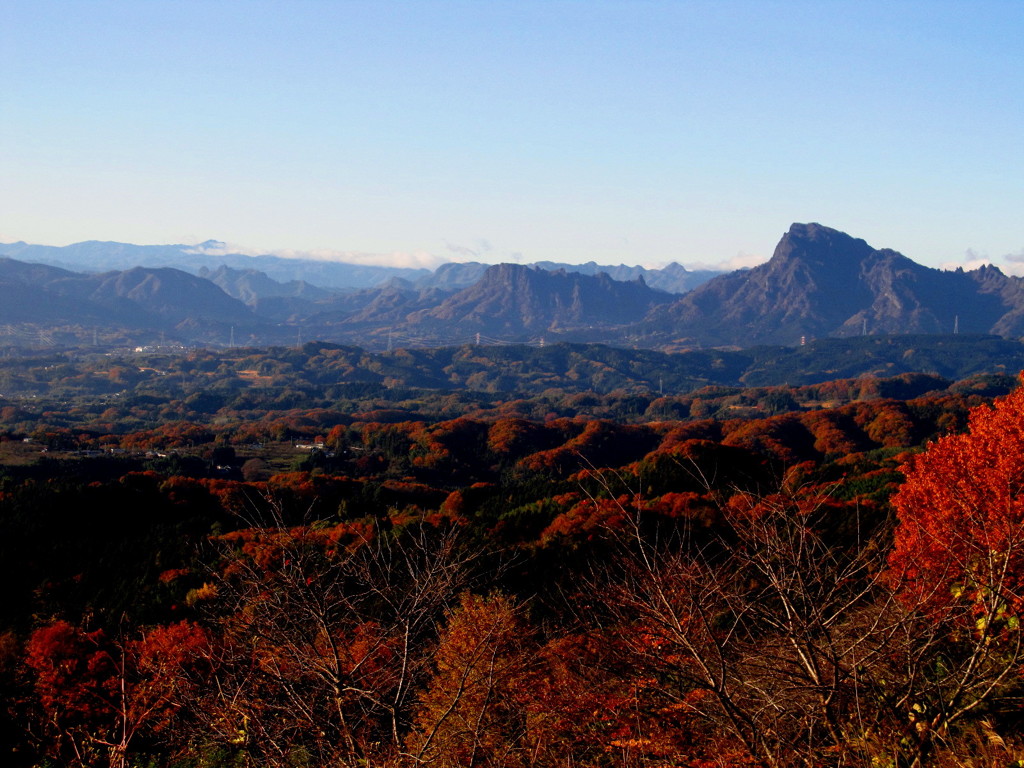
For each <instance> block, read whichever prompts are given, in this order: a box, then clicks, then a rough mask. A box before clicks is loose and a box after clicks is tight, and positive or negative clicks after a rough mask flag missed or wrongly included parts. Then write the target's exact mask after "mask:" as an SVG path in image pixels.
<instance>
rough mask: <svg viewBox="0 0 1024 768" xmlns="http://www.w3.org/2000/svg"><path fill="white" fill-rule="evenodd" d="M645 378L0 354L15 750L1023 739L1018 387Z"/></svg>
mask: <svg viewBox="0 0 1024 768" xmlns="http://www.w3.org/2000/svg"><path fill="white" fill-rule="evenodd" d="M953 341H959V340H957V339H953ZM972 341H973V342H974V343H975V344H976V345H982V346H983V345H985V344H990V343H994V342H993V341H992V340H990V339H974V340H972ZM876 342H877V340H872V341H870V342H869V341H863V342H862V344H861V346H857V345H856V344H853V343H852V342H850V343H849V344H847V346H845V347H839V348H837V350H835V351H834V353H835V355H837V359H842V358H843V357H844V356H852V357H859V358H863V357H864V356H865V355H868V354H869V353H870V354H875V353H876V352H877V350H875V351H872V350H873V349H874V348H873V347H871V344H874V343H876ZM999 343H1003V342H1001V341H1000V342H999ZM906 351H907V350H906V349H902V350H901V352H900V354H901V355H902V356H904V357H913V356H914V355H913V354H911V355H909V356H907V355H906ZM645 354H646V353H645ZM701 354H708V355H711V354H712V353H701ZM713 354H714V355H715V356H716V357H713V358H712V359H714V360H719V361H725V360H729V359H730V358H728V356H727V355H726V353H713ZM737 354H741V353H737ZM743 354H746V355H747V358H745V359H746V366H747V367H746V368H744V369H743V370H746V371H747V372H748V373H747V374H744V375H749V373H750V372H753V371H758V370H761V371H763V370H768V364H769V360H770V359H771V358H770V356H769V355H765V356H764V357H758V356H759V355H761V353H760V352H756V351H755V352H748V353H743ZM915 354H916V352H915ZM928 354H930V355H934V356H935V357H934V358H933V359H939V358H940V357H941V355H942V354H946V355H948V356H949V358H948V359H949V360H954V359H956V356H955V355H952V354H951V353H950V351H949V349H948V348H942V347H935V348H932V349H931V350H930V351H929V352H928ZM680 357H682V356H680ZM755 360H760V361H761V362H760V363H759V365H760V368H758V367H756V366H754V365H753V361H755ZM651 362H652V361H651V360H647V359H645V358H640V359H639V360H638V359H637V358H634V357H630V355H629V354H628V353H625V352H622V351H617V350H601V349H593V348H586V347H563V348H545V349H542V350H528V349H526V348H522V349H514V348H506V349H501V350H484V349H478V348H465V349H462V350H448V351H446V352H445V351H440V350H439V351H421V352H405V351H400V352H395V353H393V354H392V355H390V356H388V355H385V356H378V357H371V356H367V355H366V353H364V352H362V351H361V350H356V349H353V348H343V347H337V346H332V345H324V344H307V345H304V346H303V347H302V348H301V349H292V350H276V351H273V352H268V351H258V350H227V351H224V352H223V353H213V352H207V351H197V352H193V353H190V354H188V355H168V354H163V353H154V354H148V355H142V356H139V357H134V356H125V357H123V358H117V359H114V358H110V357H105V356H95V357H84V358H75V359H69V358H61V357H54V358H47V357H46V356H39V357H34V358H25V359H6V360H4V361H2V365H0V372H2V375H3V376H4V377H5V378H4V380H3V381H4V390H5V392H6V394H5V399H4V400H2V401H0V571H2V579H3V583H4V585H5V588H4V590H3V592H2V593H0V600H2V601H3V609H2V611H0V622H2V623H0V686H2V689H3V692H4V702H5V707H4V711H3V719H2V720H0V744H2V750H3V758H2V759H3V761H4V764H6V765H13V766H35V765H40V766H41V765H52V766H74V767H75V768H86V767H88V768H92V767H93V766H104V767H106V766H117V767H118V768H121V767H122V766H137V765H150V766H159V767H161V768H162V767H163V766H167V768H171V766H174V767H175V768H200V767H202V768H228V767H229V766H231V767H232V768H233V767H235V766H280V767H281V768H284V767H285V766H296V765H308V766H323V765H361V764H362V765H380V766H395V767H397V766H414V765H437V766H456V765H458V766H463V765H480V766H536V767H537V768H540V767H541V766H552V767H554V766H565V765H577V766H623V767H626V766H629V767H632V766H638V767H639V766H650V765H677V766H693V767H694V768H696V767H697V766H701V767H703V766H710V765H723V764H728V765H764V766H789V765H794V766H795V765H922V766H923V765H940V766H945V765H959V764H971V763H970V762H969V761H970V760H983V761H984V764H986V765H991V764H1012V762H1013V761H1014V760H1017V759H1020V758H1021V757H1022V756H1024V753H1022V750H1024V743H1021V740H1020V739H1019V737H1018V736H1017V734H1018V733H1019V732H1020V728H1021V722H1020V711H1021V710H1020V706H1019V701H1020V695H1021V692H1022V691H1021V685H1022V684H1021V674H1022V672H1024V667H1022V666H1021V661H1022V659H1021V656H1020V651H1021V639H1022V638H1021V632H1020V622H1019V612H1020V605H1019V603H1020V585H1021V579H1022V578H1024V568H1022V563H1024V555H1022V551H1024V550H1022V548H1021V542H1022V541H1024V512H1022V510H1024V502H1022V501H1021V499H1020V498H1019V497H1020V488H1019V477H1020V475H1021V472H1024V467H1022V466H1021V461H1022V458H1021V457H1022V456H1024V446H1021V445H1019V444H1018V443H1019V441H1020V436H1021V435H1022V434H1024V425H1022V421H1021V419H1022V417H1021V415H1020V414H1021V413H1024V390H1022V389H1016V383H1017V382H1016V378H1015V377H1013V376H1008V375H1006V374H1005V373H1000V372H998V371H989V372H986V373H975V374H974V375H972V376H969V377H967V378H963V379H960V380H955V379H953V378H945V377H943V376H940V375H939V374H938V373H899V374H898V375H894V376H883V377H879V376H864V375H860V376H857V377H856V378H834V379H830V380H827V379H821V377H820V376H812V375H810V374H808V378H809V379H815V381H813V382H808V383H805V384H799V385H792V386H784V385H775V386H761V385H757V386H742V385H740V384H738V383H737V384H735V385H733V386H725V385H722V384H707V383H701V382H696V381H690V382H688V386H690V388H689V389H687V390H686V391H685V392H682V393H679V394H662V393H660V392H657V391H653V389H652V386H651V376H650V375H649V371H647V370H646V366H647V365H649V364H651ZM672 362H673V363H678V364H680V365H683V363H682V361H672ZM659 364H664V365H667V364H668V363H666V361H664V360H660V362H659ZM960 364H963V362H962V361H961V363H960ZM374 366H377V367H376V368H375V367H374ZM389 366H390V367H389ZM712 367H716V366H714V365H713V366H712ZM717 367H718V368H721V367H722V366H721V365H720V364H719V365H717ZM492 369H494V370H493V373H492ZM669 370H671V369H668V368H666V369H665V371H664V373H662V374H660V376H662V377H664V385H666V386H668V385H672V386H682V385H680V384H673V383H671V382H675V381H676V380H670V379H669V378H668V372H669ZM737 370H739V366H738V365H737ZM368 371H373V373H374V376H365V375H364V374H366V373H367V372H368ZM414 371H415V372H416V373H415V376H422V377H425V378H424V379H422V380H423V381H427V382H429V383H430V384H432V385H434V388H429V389H428V388H421V387H416V386H413V385H412V382H413V381H414V373H413V372H414ZM510 371H513V372H516V373H522V374H523V376H524V377H525V378H524V381H530V382H532V383H530V384H528V385H526V384H524V385H523V386H522V389H523V391H521V392H519V393H518V394H514V393H510V392H503V391H487V390H486V388H484V387H481V388H479V389H476V390H469V389H467V388H466V386H467V382H468V381H469V379H470V378H472V377H473V376H475V375H477V374H479V373H481V372H483V373H484V374H485V375H487V376H490V375H505V376H508V375H511V374H510ZM531 371H532V372H533V373H529V372H531ZM680 375H681V374H680ZM530 376H533V377H535V378H533V379H531V378H530ZM545 376H547V377H550V379H545V378H544V377H545ZM403 377H408V378H403ZM630 377H632V378H630ZM680 381H682V379H680ZM540 382H543V384H541V383H540ZM621 382H626V384H625V385H622V386H620V383H621ZM441 383H446V384H447V385H446V386H444V387H441V386H440V385H441ZM697 384H700V386H697ZM693 387H696V388H693ZM994 397H998V398H1000V399H996V400H995V401H994V402H995V404H996V407H995V408H993V407H992V403H993V398H994ZM979 756H980V757H979Z"/></svg>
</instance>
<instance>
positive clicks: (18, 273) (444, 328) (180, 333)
mask: <svg viewBox="0 0 1024 768" xmlns="http://www.w3.org/2000/svg"><path fill="white" fill-rule="evenodd" d="M219 245H220V244H218V243H214V242H212V241H211V242H208V243H205V244H202V245H201V246H191V247H190V246H135V245H127V244H123V243H79V244H77V245H74V246H67V247H66V248H50V247H45V246H30V245H26V244H24V243H14V244H10V245H5V246H4V245H0V254H4V253H6V255H7V256H8V257H9V258H0V346H4V345H5V344H12V343H16V340H17V339H19V338H26V334H25V332H24V331H23V329H22V326H24V327H29V328H31V329H38V328H44V327H46V326H60V327H63V328H64V329H65V331H66V332H67V333H70V334H71V336H74V332H75V331H74V329H75V328H78V329H79V330H78V338H88V336H89V334H88V333H87V331H88V329H90V328H91V329H96V328H101V327H102V328H107V327H109V328H118V329H121V331H120V332H119V335H118V338H123V337H125V335H126V334H127V336H128V337H129V338H138V339H140V340H141V339H145V338H147V334H149V336H148V337H149V338H151V337H152V335H153V334H156V333H159V334H163V335H165V336H167V337H169V338H171V339H175V340H180V341H182V342H186V343H222V344H223V343H229V340H236V339H237V341H238V343H245V344H272V343H282V342H284V341H291V340H294V339H295V338H296V337H298V338H299V339H307V340H310V339H322V340H325V341H335V342H343V343H348V344H356V345H361V346H367V347H371V348H374V347H376V348H382V347H385V346H391V345H392V344H397V345H410V344H413V345H415V344H429V345H445V344H459V343H462V342H464V341H467V340H469V338H471V337H472V338H473V339H474V340H475V337H476V335H477V334H479V335H480V336H481V337H487V340H489V341H497V340H501V341H509V342H515V341H526V340H531V339H532V340H536V339H538V337H542V336H543V337H546V338H548V339H550V340H551V341H552V342H553V341H559V340H561V341H577V342H579V341H588V342H589V341H603V342H606V343H611V344H620V345H630V346H645V347H657V348H664V349H682V348H695V347H702V346H705V347H706V346H728V347H750V346H753V345H757V344H781V345H795V344H799V343H801V341H810V340H812V339H815V338H823V337H830V336H831V337H849V336H859V335H876V334H911V333H916V334H922V333H923V334H949V333H953V332H954V331H959V332H962V333H965V334H966V333H984V334H998V335H1001V336H1006V337H1020V336H1022V335H1024V281H1022V280H1021V279H1020V278H1016V277H1011V276H1007V275H1004V274H1003V273H1002V272H1001V271H999V269H997V268H995V267H982V268H980V269H977V270H973V271H969V272H965V271H963V270H956V271H943V270H937V269H932V268H930V267H925V266H922V265H920V264H917V263H915V262H913V261H911V260H910V259H908V258H906V257H905V256H902V255H901V254H899V253H897V252H895V251H892V250H888V249H882V250H877V249H875V248H873V247H872V246H870V245H868V244H867V243H865V242H864V241H863V240H859V239H856V238H853V237H851V236H849V235H847V234H844V233H842V232H839V231H838V230H834V229H829V228H828V227H824V226H821V225H819V224H794V225H793V226H792V227H791V228H790V230H789V231H788V232H787V233H786V234H785V235H784V236H783V237H782V239H781V241H780V242H779V244H778V246H777V247H776V249H775V253H774V255H773V256H772V258H771V260H770V261H768V262H767V263H765V264H762V265H760V266H758V267H755V268H753V269H749V270H742V271H738V272H732V273H728V274H719V275H715V274H714V273H707V272H691V271H688V270H686V269H684V268H683V267H681V266H679V265H677V264H673V265H670V266H669V267H666V268H664V269H661V270H652V269H645V268H642V267H625V266H619V267H601V266H599V265H597V264H594V263H589V264H583V265H562V264H555V263H550V262H545V263H541V264H535V265H521V264H499V265H491V266H488V265H485V264H478V263H461V264H454V263H453V264H446V265H444V266H442V267H440V268H439V269H437V270H435V271H433V272H429V271H427V270H401V269H393V268H387V267H362V266H359V265H351V264H337V263H332V262H319V261H302V260H295V259H283V258H279V257H274V256H264V257H249V256H243V255H240V254H234V255H228V256H213V255H210V254H211V253H213V252H216V251H217V250H218V246H219ZM132 259H135V260H136V262H135V263H131V261H130V260H132ZM43 261H45V262H46V263H38V262H43ZM30 262H36V263H30ZM68 263H76V264H77V265H78V266H77V269H78V270H81V269H83V268H85V269H90V270H96V271H95V272H90V273H83V272H81V271H72V270H70V269H66V268H63V267H61V266H58V264H68ZM113 264H119V265H122V267H120V268H110V266H111V265H113ZM86 265H88V266H86ZM5 329H6V336H5ZM19 329H21V330H19ZM68 329H71V330H68ZM136 331H137V334H136V336H132V335H131V334H132V333H133V332H136ZM236 331H237V336H236ZM93 334H94V335H93V338H95V330H93ZM29 336H31V334H30V335H29Z"/></svg>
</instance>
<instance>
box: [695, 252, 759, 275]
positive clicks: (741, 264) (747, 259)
mask: <svg viewBox="0 0 1024 768" xmlns="http://www.w3.org/2000/svg"><path fill="white" fill-rule="evenodd" d="M766 261H768V259H767V257H765V256H758V255H757V254H754V253H744V252H743V251H740V252H739V253H737V254H736V255H735V256H733V257H732V258H731V259H725V260H724V261H716V262H706V261H693V262H684V263H683V266H684V267H686V268H687V269H689V270H698V269H710V270H714V271H716V272H734V271H736V270H737V269H750V268H751V267H756V266H757V265H758V264H764V263H765V262H766Z"/></svg>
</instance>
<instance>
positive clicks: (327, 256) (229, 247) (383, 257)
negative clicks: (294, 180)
mask: <svg viewBox="0 0 1024 768" xmlns="http://www.w3.org/2000/svg"><path fill="white" fill-rule="evenodd" d="M186 253H196V254H203V255H205V256H226V255H228V254H232V255H234V254H241V255H243V256H277V257H279V258H282V259H309V260H312V261H333V262H341V263H345V264H360V265H365V266H378V267H379V266H387V267H406V268H410V269H435V268H437V267H438V266H439V265H441V264H443V263H444V262H446V261H450V259H446V258H444V257H442V256H437V255H435V254H432V253H428V252H426V251H412V252H407V251H393V252H391V253H364V252H360V251H335V250H330V249H316V250H312V251H303V250H298V249H294V248H280V249H276V250H269V251H268V250H263V249H257V248H250V247H247V246H244V245H240V244H238V243H225V242H221V241H219V240H208V241H206V242H204V243H199V244H197V245H194V246H192V247H191V248H188V249H186Z"/></svg>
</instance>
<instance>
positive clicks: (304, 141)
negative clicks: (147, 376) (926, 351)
mask: <svg viewBox="0 0 1024 768" xmlns="http://www.w3.org/2000/svg"><path fill="white" fill-rule="evenodd" d="M1022 41H1024V2H1018V1H1014V2H985V1H983V0H982V1H979V2H966V1H964V2H942V0H931V1H930V2H899V1H898V0H897V2H891V0H890V2H886V3H881V2H874V1H873V0H866V1H865V0H860V1H858V2H838V0H836V1H829V0H819V1H818V2H770V1H767V0H766V1H763V2H738V1H731V0H718V1H717V2H686V1H685V0H679V1H678V2H644V1H643V0H635V1H633V2H604V1H603V0H590V1H589V2H583V1H579V2H565V1H561V0H546V1H545V2H531V1H530V0H517V1H516V2H491V1H489V0H473V1H472V2H440V1H438V2H428V1H425V0H424V1H420V2H414V1H412V0H410V1H408V2H388V0H377V1H376V2H344V1H341V0H338V1H335V2H326V1H322V0H290V1H289V2H255V1H254V2H240V1H239V0H221V1H219V2H217V1H213V0H194V1H189V0H174V1H173V2H162V1H161V0H132V1H131V2H121V1H116V2H104V1H103V0H89V1H88V2H84V1H83V2H74V1H73V0H65V1H64V2H46V0H31V1H28V0H5V2H4V3H2V4H0V55H2V57H3V63H2V64H0V240H2V241H12V240H27V241H29V242H36V243H47V244H55V245H62V244H66V243H70V242H75V241H80V240H89V239H95V240H118V241H126V242H135V243H171V242H186V241H188V242H198V241H201V240H206V239H208V238H217V239H221V240H225V241H227V242H228V243H230V244H232V245H233V246H235V245H237V246H238V247H244V248H246V249H250V250H252V251H253V252H271V251H274V252H282V251H289V252H315V253H317V254H321V255H330V254H347V255H348V256H349V257H351V258H363V259H368V258H372V259H376V260H393V261H396V262H402V263H414V262H420V263H433V262H436V261H437V260H439V259H442V260H446V259H464V258H470V257H474V256H477V257H479V258H481V259H482V260H486V261H497V260H512V259H519V260H523V261H537V260H542V259H548V260H558V261H572V262H578V261H587V260H591V259H593V260H596V261H598V262H602V263H620V262H625V263H631V264H634V263H644V264H655V263H661V262H667V261H671V260H677V261H680V262H683V263H686V264H694V263H718V262H730V263H733V264H738V263H751V262H753V261H756V260H758V259H764V258H767V257H768V256H770V255H771V251H772V249H773V248H774V246H775V244H776V242H777V241H778V239H779V237H780V236H781V235H782V233H783V232H785V230H786V229H787V228H788V227H789V225H790V223H792V222H794V221H801V222H806V221H818V222H820V223H822V224H826V225H828V226H832V227H836V228H838V229H842V230H844V231H846V232H849V233H850V234H853V235H855V236H857V237H862V238H864V239H865V240H867V241H868V242H869V243H871V244H872V245H874V246H876V247H883V246H884V247H891V248H895V249H896V250H899V251H901V252H902V253H904V254H906V255H907V256H909V257H911V258H913V259H915V260H916V261H919V262H922V263H926V264H930V265H932V266H938V265H941V264H949V263H954V262H965V261H969V260H971V259H983V258H988V259H990V260H992V261H993V262H995V263H997V264H1000V265H1001V266H1002V265H1010V266H1013V268H1019V267H1021V266H1024V265H1021V264H1019V263H1018V264H1016V265H1015V266H1014V265H1012V264H1010V263H1009V262H1006V261H1005V257H1006V256H1007V255H1011V256H1014V255H1016V256H1017V257H1018V258H1021V259H1024V173H1022V171H1024V44H1022ZM367 254H372V255H373V256H367Z"/></svg>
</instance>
